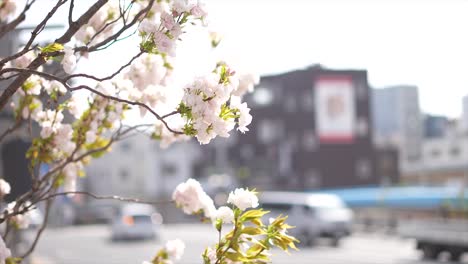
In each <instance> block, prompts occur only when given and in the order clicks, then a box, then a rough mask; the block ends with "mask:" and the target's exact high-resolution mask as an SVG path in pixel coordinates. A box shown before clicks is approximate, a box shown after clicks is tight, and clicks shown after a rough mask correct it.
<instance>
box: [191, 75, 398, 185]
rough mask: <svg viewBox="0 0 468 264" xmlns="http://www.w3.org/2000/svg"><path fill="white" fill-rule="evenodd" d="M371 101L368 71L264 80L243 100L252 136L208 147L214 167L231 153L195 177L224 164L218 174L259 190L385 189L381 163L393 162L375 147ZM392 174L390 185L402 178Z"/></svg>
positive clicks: (266, 77) (202, 166)
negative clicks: (227, 173)
mask: <svg viewBox="0 0 468 264" xmlns="http://www.w3.org/2000/svg"><path fill="white" fill-rule="evenodd" d="M369 98H370V91H369V85H368V82H367V72H366V71H364V70H329V69H324V68H321V67H310V68H308V69H305V70H298V71H293V72H288V73H284V74H279V75H272V76H265V77H262V78H261V82H260V84H259V85H258V87H256V89H255V91H254V93H252V94H249V95H247V96H246V98H245V100H246V101H247V103H248V105H249V107H250V108H251V109H252V110H251V113H252V115H253V117H254V119H253V122H252V124H251V125H250V126H249V129H250V131H249V132H247V133H246V134H244V135H241V134H239V135H235V136H234V135H233V136H234V137H233V136H231V137H233V138H230V139H229V140H228V141H227V142H226V143H225V145H226V146H224V147H219V146H218V147H216V143H221V142H218V141H219V140H216V141H217V142H215V144H214V146H213V147H211V146H206V147H203V148H204V149H203V150H204V153H206V155H207V156H212V157H214V159H215V160H216V159H219V156H222V155H224V154H223V153H224V152H225V151H227V153H228V154H227V158H225V159H222V160H224V162H217V164H215V166H208V165H203V164H201V165H200V166H198V173H197V174H198V175H206V174H207V173H208V172H207V171H206V170H205V171H204V170H203V168H206V167H210V168H216V167H219V166H217V165H219V164H220V163H221V164H222V167H219V168H220V170H223V169H225V168H226V167H228V168H232V173H233V174H235V175H237V176H238V177H239V179H240V180H241V184H243V185H248V186H253V187H257V188H259V189H285V190H309V189H318V188H339V187H354V186H366V185H367V186H368V185H376V184H380V183H382V182H383V181H384V179H382V178H381V177H380V176H379V173H377V166H376V164H379V161H378V159H379V157H386V159H387V160H388V155H376V153H377V152H376V151H375V150H374V147H373V145H372V131H371V130H372V125H371V124H372V123H371V122H372V120H371V118H370V116H371V115H370V102H369ZM222 140H225V139H222ZM395 154H396V153H395ZM392 155H393V154H392ZM392 157H396V156H395V155H394V156H392ZM392 160H393V159H392ZM390 163H391V164H392V166H397V161H395V162H390ZM387 165H388V162H387ZM387 165H385V166H387ZM385 170H386V171H390V169H389V168H388V166H387V167H385ZM396 170H397V169H396ZM387 174H388V175H387V176H385V178H386V179H385V182H388V179H390V181H391V182H394V181H395V180H396V179H397V174H398V173H396V174H394V173H393V172H392V173H387ZM382 177H383V176H382Z"/></svg>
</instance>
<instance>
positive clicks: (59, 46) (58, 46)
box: [40, 42, 63, 53]
mask: <svg viewBox="0 0 468 264" xmlns="http://www.w3.org/2000/svg"><path fill="white" fill-rule="evenodd" d="M40 50H41V52H42V53H52V52H56V51H61V50H63V45H62V44H60V43H55V42H54V43H51V44H49V45H47V46H45V47H44V48H41V49H40Z"/></svg>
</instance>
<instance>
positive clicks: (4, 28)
mask: <svg viewBox="0 0 468 264" xmlns="http://www.w3.org/2000/svg"><path fill="white" fill-rule="evenodd" d="M34 2H36V0H31V2H29V1H28V2H27V3H26V5H25V6H24V8H23V10H22V11H21V13H20V14H19V15H18V17H16V18H15V19H14V20H13V21H11V22H10V23H7V24H3V25H0V39H1V38H2V37H3V36H5V34H7V33H8V32H10V31H12V30H13V29H15V28H16V27H17V26H18V25H19V24H20V23H21V22H23V21H24V20H25V19H26V12H27V11H28V10H29V8H31V6H32V5H33V4H34ZM0 65H1V64H0ZM0 68H1V67H0Z"/></svg>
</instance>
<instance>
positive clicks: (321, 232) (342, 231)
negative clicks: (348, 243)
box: [260, 192, 353, 246]
mask: <svg viewBox="0 0 468 264" xmlns="http://www.w3.org/2000/svg"><path fill="white" fill-rule="evenodd" d="M260 204H261V206H262V208H264V209H265V210H268V211H270V212H271V213H270V214H267V216H268V217H277V216H278V215H280V214H282V215H287V216H288V223H289V224H291V225H293V226H295V228H293V229H290V230H289V231H288V232H289V233H290V234H291V235H293V236H295V237H296V238H298V239H299V240H300V241H301V243H300V245H301V246H304V245H306V246H310V245H312V244H313V243H314V242H315V240H316V239H317V238H320V237H326V238H331V242H332V245H333V246H338V244H339V241H340V239H341V238H343V237H345V236H348V235H350V234H351V230H352V222H353V212H352V211H351V210H350V209H349V208H348V207H347V206H346V205H345V204H344V202H343V201H342V200H341V199H340V198H339V197H338V196H336V195H333V194H308V193H295V192H264V193H261V195H260Z"/></svg>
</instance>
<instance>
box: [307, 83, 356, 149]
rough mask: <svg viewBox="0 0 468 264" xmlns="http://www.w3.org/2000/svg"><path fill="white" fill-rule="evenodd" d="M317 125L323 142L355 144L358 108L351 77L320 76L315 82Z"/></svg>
mask: <svg viewBox="0 0 468 264" xmlns="http://www.w3.org/2000/svg"><path fill="white" fill-rule="evenodd" d="M315 107H316V118H315V120H316V121H315V122H316V124H315V126H316V129H317V134H318V137H319V140H320V143H331V144H334V143H352V142H353V140H354V131H355V129H354V125H355V117H356V110H355V109H356V107H355V99H354V85H353V80H352V79H351V77H350V76H321V77H319V78H317V79H316V82H315Z"/></svg>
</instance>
